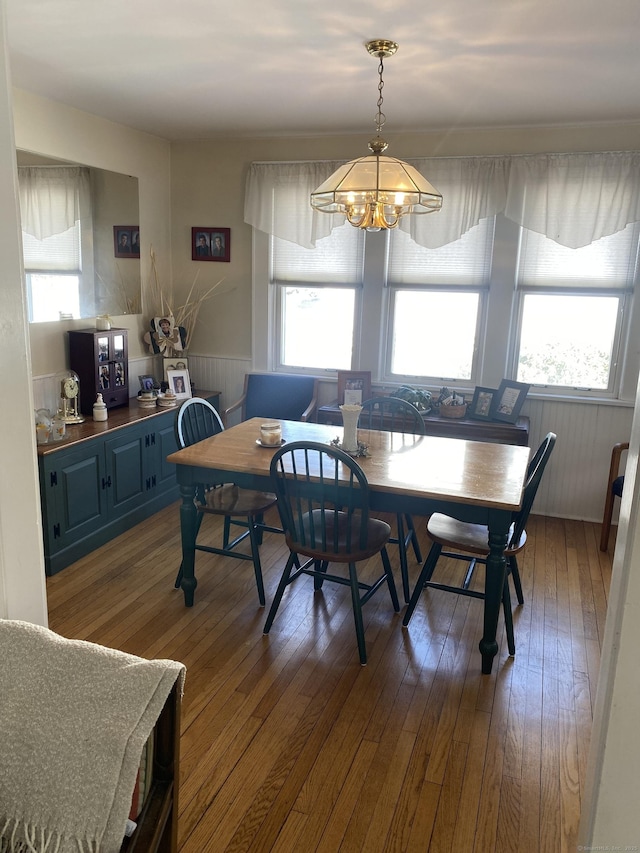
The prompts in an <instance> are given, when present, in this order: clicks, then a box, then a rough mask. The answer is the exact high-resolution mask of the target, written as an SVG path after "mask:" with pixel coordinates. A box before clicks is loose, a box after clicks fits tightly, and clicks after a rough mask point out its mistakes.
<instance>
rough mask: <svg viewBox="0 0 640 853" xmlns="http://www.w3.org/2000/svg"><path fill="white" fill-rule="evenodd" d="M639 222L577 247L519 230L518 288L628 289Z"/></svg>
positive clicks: (533, 232)
mask: <svg viewBox="0 0 640 853" xmlns="http://www.w3.org/2000/svg"><path fill="white" fill-rule="evenodd" d="M638 233H639V228H638V223H632V224H630V225H627V227H626V228H624V229H623V230H622V231H618V232H616V233H615V234H612V235H611V236H610V237H601V238H600V239H599V240H596V241H595V243H590V244H589V245H588V246H583V247H582V248H580V249H569V248H567V247H566V246H561V245H560V244H559V243H556V242H555V241H554V240H551V239H550V238H549V237H545V236H544V234H538V233H536V232H535V231H530V230H528V229H526V228H522V229H521V237H520V253H519V260H518V274H517V284H518V287H533V288H536V287H545V286H546V287H564V288H569V289H580V290H584V289H594V290H596V289H597V290H603V289H604V290H627V289H632V288H633V283H634V279H635V274H636V266H637V261H638Z"/></svg>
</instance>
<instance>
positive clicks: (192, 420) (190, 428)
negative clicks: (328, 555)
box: [175, 397, 282, 607]
mask: <svg viewBox="0 0 640 853" xmlns="http://www.w3.org/2000/svg"><path fill="white" fill-rule="evenodd" d="M223 429H224V426H223V425H222V421H221V420H220V416H219V415H218V412H217V411H216V409H215V407H214V406H212V405H211V403H210V402H209V401H208V400H204V399H202V398H200V397H192V398H191V399H189V400H186V401H185V402H184V403H183V404H182V406H181V407H180V411H179V412H178V417H177V420H176V434H177V438H178V444H179V445H180V447H188V446H189V445H191V444H195V443H196V442H198V441H202V440H203V439H205V438H210V437H211V436H213V435H217V434H218V433H220V432H222V431H223ZM275 502H276V496H275V495H274V494H272V493H270V492H258V491H254V490H253V489H241V488H239V487H238V486H236V485H235V484H233V483H225V484H217V485H214V486H210V485H206V484H203V485H200V486H198V488H197V491H196V506H197V509H198V520H197V528H196V537H197V534H198V533H199V532H200V526H201V524H202V519H203V518H204V516H205V515H206V514H210V515H221V516H223V517H224V532H223V540H222V547H221V548H216V547H214V546H212V545H198V544H197V541H196V551H206V552H207V553H209V554H221V555H222V556H225V557H234V558H235V559H237V560H250V561H251V562H252V563H253V571H254V573H255V578H256V586H257V588H258V599H259V600H260V605H261V606H262V607H264V605H265V596H264V583H263V580H262V566H261V563H260V545H261V544H262V534H263V532H264V531H265V530H269V531H272V532H274V533H282V530H280V529H279V528H276V527H269V526H268V525H265V524H264V513H265V512H266V511H267V510H268V509H269V507H271V506H273V505H274V503H275ZM232 525H236V526H238V527H241V528H243V532H242V533H240V534H239V535H238V536H236V537H235V539H233V540H231V526H232ZM247 538H248V539H249V543H250V546H251V553H250V554H247V553H245V552H243V551H238V550H237V546H238V545H239V544H240V543H241V542H243V541H244V540H245V539H247ZM181 580H182V566H180V570H179V571H178V576H177V578H176V583H175V585H176V588H178V587H179V586H180V582H181Z"/></svg>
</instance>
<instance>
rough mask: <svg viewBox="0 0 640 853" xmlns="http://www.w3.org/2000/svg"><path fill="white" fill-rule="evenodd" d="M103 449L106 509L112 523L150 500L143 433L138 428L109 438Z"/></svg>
mask: <svg viewBox="0 0 640 853" xmlns="http://www.w3.org/2000/svg"><path fill="white" fill-rule="evenodd" d="M104 448H105V470H106V475H107V487H108V488H107V508H108V513H109V516H110V520H111V518H112V517H117V516H119V515H123V514H125V513H127V512H129V511H130V510H132V509H135V507H137V506H140V505H141V504H143V503H144V502H145V500H146V499H147V486H146V482H145V447H144V433H143V431H142V430H141V429H139V428H138V429H135V428H134V429H127V430H125V431H124V432H123V433H122V435H120V436H118V437H114V438H110V439H107V440H106V441H105V443H104Z"/></svg>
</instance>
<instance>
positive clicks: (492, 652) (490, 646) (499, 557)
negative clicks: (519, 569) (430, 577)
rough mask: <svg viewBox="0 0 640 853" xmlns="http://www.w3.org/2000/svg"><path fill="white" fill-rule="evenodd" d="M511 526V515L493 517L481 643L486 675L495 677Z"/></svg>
mask: <svg viewBox="0 0 640 853" xmlns="http://www.w3.org/2000/svg"><path fill="white" fill-rule="evenodd" d="M510 522H511V516H510V515H507V514H504V513H495V514H494V513H490V514H489V525H488V526H489V555H488V557H487V565H486V571H485V580H484V596H485V597H484V630H483V634H482V639H481V640H480V643H479V647H480V654H481V655H482V673H483V675H490V674H491V669H492V667H493V659H494V657H495V656H496V655H497V653H498V643H497V641H496V634H497V632H498V617H499V615H500V606H501V603H502V590H503V587H504V582H505V579H506V574H507V561H506V559H505V556H504V549H505V548H506V547H507V536H508V534H509V525H510Z"/></svg>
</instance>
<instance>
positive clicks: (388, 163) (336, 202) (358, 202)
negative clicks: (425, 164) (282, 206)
mask: <svg viewBox="0 0 640 853" xmlns="http://www.w3.org/2000/svg"><path fill="white" fill-rule="evenodd" d="M311 206H312V207H314V208H315V209H316V210H321V211H323V212H324V213H344V215H345V216H346V217H347V220H348V221H349V222H350V223H351V224H352V225H354V226H355V227H356V228H367V229H370V230H372V229H376V230H379V229H382V228H395V227H396V225H397V224H398V222H399V220H400V217H401V216H404V215H405V214H407V213H418V214H420V213H433V212H434V211H436V210H440V208H441V207H442V196H441V195H440V193H439V192H438V191H437V190H436V189H435V188H434V187H432V186H431V184H430V183H429V181H427V180H426V178H423V177H422V175H421V174H420V172H418V171H417V169H414V168H413V166H409V164H408V163H403V162H402V160H396V159H395V157H385V156H383V155H380V154H377V155H375V154H372V155H371V156H369V157H361V158H360V159H359V160H351V161H350V162H349V163H345V164H344V166H340V167H339V168H338V169H336V171H335V172H334V173H333V175H331V177H330V178H328V179H327V180H326V181H325V182H324V183H323V184H321V185H320V186H319V187H318V189H317V190H316V191H315V192H313V193H312V194H311Z"/></svg>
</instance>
